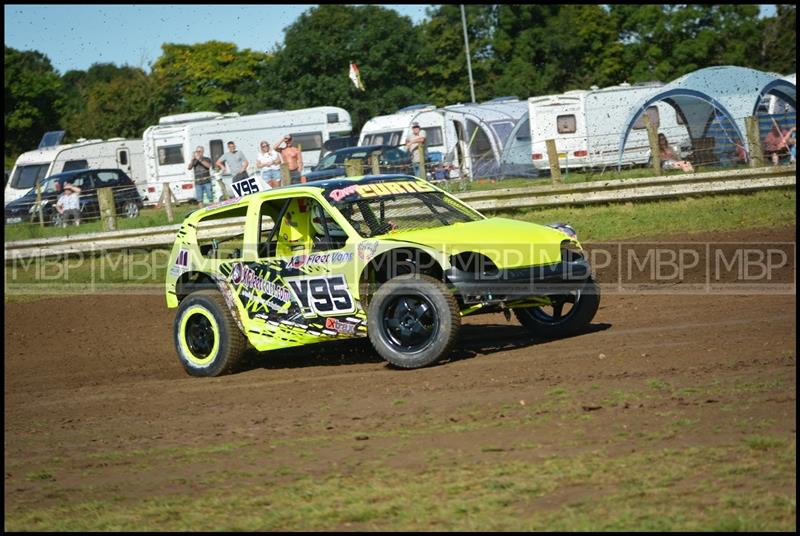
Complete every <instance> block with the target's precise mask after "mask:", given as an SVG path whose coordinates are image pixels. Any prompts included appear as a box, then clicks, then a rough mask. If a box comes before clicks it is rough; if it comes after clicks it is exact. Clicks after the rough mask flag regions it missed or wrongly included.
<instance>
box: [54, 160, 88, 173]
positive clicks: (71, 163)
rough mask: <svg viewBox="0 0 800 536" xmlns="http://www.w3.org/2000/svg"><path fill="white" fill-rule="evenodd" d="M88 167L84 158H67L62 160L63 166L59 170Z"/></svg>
mask: <svg viewBox="0 0 800 536" xmlns="http://www.w3.org/2000/svg"><path fill="white" fill-rule="evenodd" d="M88 167H89V162H88V161H86V160H67V161H66V162H64V167H63V168H62V169H61V171H72V170H73V169H86V168H88Z"/></svg>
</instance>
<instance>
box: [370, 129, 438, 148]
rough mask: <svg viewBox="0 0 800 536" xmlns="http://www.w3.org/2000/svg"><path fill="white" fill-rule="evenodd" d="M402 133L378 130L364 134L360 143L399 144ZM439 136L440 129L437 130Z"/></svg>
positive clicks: (400, 131) (399, 131)
mask: <svg viewBox="0 0 800 536" xmlns="http://www.w3.org/2000/svg"><path fill="white" fill-rule="evenodd" d="M402 135H403V131H402V130H396V131H394V132H378V133H376V134H368V135H366V136H364V143H363V144H362V145H394V146H397V145H400V138H401V136H402ZM439 136H440V137H441V131H440V132H439Z"/></svg>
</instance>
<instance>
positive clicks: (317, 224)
mask: <svg viewBox="0 0 800 536" xmlns="http://www.w3.org/2000/svg"><path fill="white" fill-rule="evenodd" d="M323 214H324V212H323V210H322V207H321V206H320V205H318V204H316V203H315V204H314V208H313V209H312V210H311V225H313V226H314V230H315V231H316V232H317V235H318V236H325V228H324V227H323V225H322V222H323V221H325V222H326V223H327V224H328V233H329V234H330V236H331V237H338V238H347V233H345V232H344V229H342V228H341V227H339V225H338V224H337V223H336V222H335V221H333V218H331V217H330V216H327V215H326V216H325V219H324V220H323V218H322V216H323Z"/></svg>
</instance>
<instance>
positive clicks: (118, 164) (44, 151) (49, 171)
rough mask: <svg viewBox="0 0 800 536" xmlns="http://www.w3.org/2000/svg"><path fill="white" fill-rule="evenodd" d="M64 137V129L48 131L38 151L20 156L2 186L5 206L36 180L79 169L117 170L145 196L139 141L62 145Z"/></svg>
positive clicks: (28, 188) (98, 141)
mask: <svg viewBox="0 0 800 536" xmlns="http://www.w3.org/2000/svg"><path fill="white" fill-rule="evenodd" d="M63 136H64V131H63V130H62V131H53V132H48V133H46V134H45V135H44V136H43V137H42V141H41V142H40V143H39V148H38V149H36V150H34V151H28V152H25V153H22V154H21V155H19V158H17V161H16V163H15V164H14V168H13V169H12V170H11V176H10V178H9V180H8V182H7V183H6V186H5V193H4V195H3V198H4V199H3V204H4V205H7V204H8V203H10V202H11V201H14V200H15V199H18V198H20V197H22V196H23V195H25V193H27V192H28V191H30V189H31V188H33V187H34V186H35V185H36V181H37V180H41V179H44V178H45V177H49V176H50V175H53V174H55V173H61V172H62V171H71V170H73V169H82V168H119V169H121V170H123V171H124V172H125V173H127V174H128V176H129V177H130V178H131V179H133V182H134V183H135V184H136V186H137V188H138V190H139V193H141V194H144V192H145V189H146V186H145V182H146V175H145V168H144V152H143V148H142V140H126V139H123V138H111V139H108V140H78V141H77V142H76V143H70V144H64V145H61V143H60V142H61V140H62V138H63Z"/></svg>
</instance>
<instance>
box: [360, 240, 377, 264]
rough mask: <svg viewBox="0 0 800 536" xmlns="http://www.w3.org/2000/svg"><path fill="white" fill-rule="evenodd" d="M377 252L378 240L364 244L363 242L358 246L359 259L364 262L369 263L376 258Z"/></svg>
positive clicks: (367, 241)
mask: <svg viewBox="0 0 800 536" xmlns="http://www.w3.org/2000/svg"><path fill="white" fill-rule="evenodd" d="M377 250H378V241H377V240H366V241H364V242H361V243H360V244H359V245H358V258H359V259H361V260H362V261H364V262H367V261H369V260H370V259H371V258H372V257H374V256H375V252H376V251H377Z"/></svg>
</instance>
